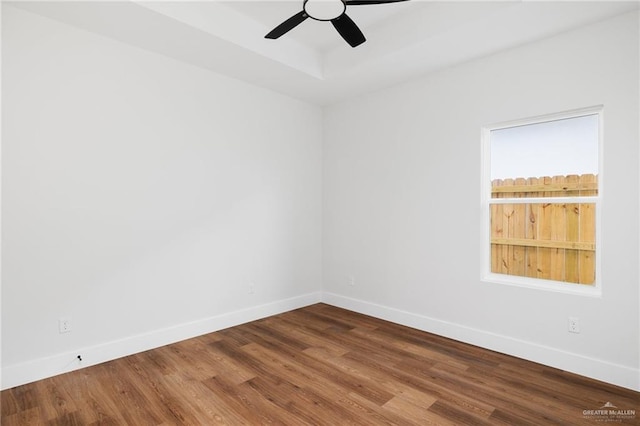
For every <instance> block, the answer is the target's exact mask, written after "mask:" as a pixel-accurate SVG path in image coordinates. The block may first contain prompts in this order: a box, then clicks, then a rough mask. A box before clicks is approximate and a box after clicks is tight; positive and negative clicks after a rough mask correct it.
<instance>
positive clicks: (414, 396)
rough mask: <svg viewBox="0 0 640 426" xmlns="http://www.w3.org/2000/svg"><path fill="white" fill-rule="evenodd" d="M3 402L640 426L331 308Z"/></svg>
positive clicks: (434, 339)
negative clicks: (604, 414)
mask: <svg viewBox="0 0 640 426" xmlns="http://www.w3.org/2000/svg"><path fill="white" fill-rule="evenodd" d="M1 397H2V425H3V426H10V425H91V424H104V425H136V426H137V425H182V424H188V425H217V424H228V425H261V424H274V425H306V424H309V425H347V424H357V425H484V424H491V425H535V426H540V425H552V424H557V425H580V424H585V425H595V424H598V423H599V422H603V421H605V420H606V421H608V422H611V421H613V420H620V422H621V423H623V424H640V394H639V393H637V392H633V391H630V390H626V389H623V388H619V387H616V386H612V385H608V384H605V383H601V382H597V381H594V380H591V379H587V378H584V377H580V376H576V375H573V374H569V373H565V372H562V371H560V370H557V369H553V368H550V367H545V366H542V365H539V364H535V363H531V362H528V361H523V360H521V359H517V358H513V357H509V356H506V355H502V354H498V353H495V352H491V351H488V350H485V349H480V348H478V347H474V346H470V345H466V344H463V343H459V342H455V341H453V340H449V339H445V338H442V337H438V336H435V335H432V334H428V333H424V332H421V331H417V330H414V329H411V328H407V327H402V326H399V325H395V324H392V323H389V322H386V321H382V320H378V319H374V318H371V317H367V316H364V315H360V314H357V313H353V312H349V311H346V310H343V309H339V308H335V307H332V306H328V305H324V304H317V305H313V306H309V307H306V308H302V309H298V310H295V311H291V312H287V313H284V314H281V315H277V316H273V317H270V318H266V319H262V320H259V321H254V322H251V323H248V324H244V325H240V326H237V327H233V328H229V329H226V330H222V331H219V332H216V333H211V334H207V335H205V336H201V337H197V338H194V339H190V340H186V341H183V342H180V343H176V344H173V345H169V346H165V347H161V348H158V349H154V350H151V351H147V352H143V353H140V354H136V355H132V356H128V357H125V358H121V359H117V360H114V361H111V362H107V363H104V364H100V365H96V366H93V367H88V368H85V369H82V370H77V371H74V372H71V373H67V374H63V375H60V376H57V377H53V378H50V379H46V380H42V381H39V382H35V383H32V384H27V385H24V386H18V387H15V388H13V389H8V390H6V391H3V392H2V394H1ZM607 402H610V403H612V404H614V405H615V406H616V407H618V408H617V409H620V410H636V411H638V415H637V416H635V418H633V417H631V416H627V417H628V418H623V419H615V418H613V417H609V416H607V417H606V418H604V417H601V418H598V417H597V416H595V415H591V414H588V415H584V413H583V411H584V410H597V409H599V408H601V407H603V406H604V405H605V404H606V403H607Z"/></svg>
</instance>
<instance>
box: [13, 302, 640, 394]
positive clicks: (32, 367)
mask: <svg viewBox="0 0 640 426" xmlns="http://www.w3.org/2000/svg"><path fill="white" fill-rule="evenodd" d="M318 302H324V303H327V304H329V305H333V306H337V307H340V308H344V309H349V310H351V311H354V312H359V313H362V314H365V315H369V316H372V317H375V318H380V319H384V320H387V321H391V322H394V323H396V324H401V325H405V326H408V327H412V328H415V329H418V330H423V331H426V332H429V333H434V334H437V335H440V336H444V337H448V338H451V339H454V340H458V341H461V342H465V343H469V344H472V345H476V346H480V347H483V348H486V349H490V350H493V351H496V352H501V353H504V354H507V355H512V356H516V357H518V358H523V359H527V360H529V361H533V362H537V363H540V364H544V365H548V366H550V367H555V368H559V369H561V370H565V371H569V372H572V373H576V374H580V375H582V376H586V377H590V378H593V379H596V380H601V381H603V382H607V383H611V384H614V385H618V386H622V387H625V388H628V389H632V390H635V391H640V369H636V368H631V367H626V366H623V365H619V364H614V363H611V362H607V361H602V360H598V359H594V358H589V357H586V356H583V355H579V354H575V353H571V352H566V351H562V350H559V349H555V348H551V347H547V346H543V345H539V344H536V343H532V342H527V341H524V340H519V339H514V338H511V337H508V336H503V335H499V334H495V333H490V332H487V331H484V330H479V329H475V328H471V327H466V326H462V325H459V324H454V323H450V322H447V321H442V320H438V319H434V318H430V317H427V316H424V315H419V314H415V313H411V312H407V311H402V310H399V309H394V308H390V307H387V306H382V305H378V304H375V303H371V302H366V301H362V300H358V299H351V298H348V297H344V296H340V295H337V294H333V293H322V292H315V293H310V294H306V295H302V296H298V297H293V298H290V299H285V300H279V301H276V302H272V303H267V304H264V305H258V306H253V307H250V308H246V309H242V310H238V311H233V312H228V313H224V314H220V315H217V316H214V317H210V318H205V319H203V320H198V321H193V322H190V323H185V324H179V325H177V326H174V327H169V328H165V329H161V330H156V331H153V332H149V333H145V334H141V335H136V336H131V337H127V338H124V339H121V340H116V341H112V342H107V343H103V344H100V345H95V346H90V347H84V348H78V349H76V350H75V351H73V352H65V353H61V354H57V355H54V356H51V357H46V358H40V359H36V360H31V361H27V362H24V363H20V364H14V365H8V366H5V367H3V368H2V386H1V389H3V390H4V389H9V388H12V387H14V386H19V385H23V384H26V383H30V382H33V381H36V380H41V379H45V378H48V377H52V376H55V375H58V374H62V373H66V372H69V371H73V370H77V369H80V368H85V367H89V366H92V365H96V364H100V363H103V362H106V361H111V360H114V359H117V358H121V357H124V356H127V355H132V354H135V353H139V352H143V351H146V350H149V349H153V348H157V347H160V346H164V345H168V344H171V343H175V342H178V341H181V340H185V339H189V338H192V337H196V336H201V335H203V334H207V333H212V332H214V331H217V330H222V329H225V328H228V327H233V326H236V325H239V324H244V323H247V322H250V321H255V320H257V319H260V318H264V317H267V316H271V315H276V314H279V313H282V312H287V311H290V310H293V309H298V308H302V307H304V306H308V305H312V304H314V303H318ZM78 354H81V355H82V362H80V361H78V360H77V358H76V357H77V355H78Z"/></svg>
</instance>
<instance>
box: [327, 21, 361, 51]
mask: <svg viewBox="0 0 640 426" xmlns="http://www.w3.org/2000/svg"><path fill="white" fill-rule="evenodd" d="M331 23H332V24H333V26H334V27H335V28H336V30H338V33H340V35H341V36H342V38H343V39H344V41H346V42H347V43H349V44H350V45H351V47H356V46H359V45H361V44H362V43H364V42H365V41H366V40H367V39H366V38H364V34H362V31H360V28H358V26H357V25H356V23H355V22H353V21H352V20H351V18H349V17H348V16H347V15H346V14H344V13H343V14H342V15H340V16H338V17H337V18H336V19H333V20H332V21H331Z"/></svg>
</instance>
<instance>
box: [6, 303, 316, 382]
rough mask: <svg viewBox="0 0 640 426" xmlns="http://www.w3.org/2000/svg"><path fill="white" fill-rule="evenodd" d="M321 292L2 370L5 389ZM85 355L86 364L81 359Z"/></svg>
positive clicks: (261, 314) (285, 307)
mask: <svg viewBox="0 0 640 426" xmlns="http://www.w3.org/2000/svg"><path fill="white" fill-rule="evenodd" d="M321 299H322V293H321V292H315V293H309V294H305V295H302V296H297V297H292V298H290V299H284V300H278V301H276V302H272V303H267V304H264V305H258V306H252V307H250V308H246V309H242V310H238V311H234V312H228V313H224V314H220V315H216V316H214V317H210V318H205V319H202V320H198V321H193V322H189V323H185V324H179V325H176V326H173V327H169V328H165V329H161V330H155V331H152V332H149V333H145V334H140V335H136V336H131V337H127V338H124V339H121V340H116V341H112V342H107V343H103V344H100V345H96V346H90V347H84V348H77V349H76V350H74V351H73V352H65V353H61V354H57V355H54V356H51V357H46V358H40V359H35V360H31V361H27V362H24V363H20V364H14V365H8V366H4V367H3V368H2V386H1V388H2V389H3V390H4V389H9V388H12V387H14V386H19V385H23V384H26V383H30V382H34V381H36V380H41V379H45V378H47V377H52V376H55V375H58V374H62V373H66V372H69V371H73V370H78V369H80V368H85V367H89V366H92V365H96V364H100V363H103V362H106V361H111V360H114V359H117V358H121V357H124V356H127V355H132V354H135V353H139V352H143V351H146V350H149V349H154V348H157V347H160V346H164V345H168V344H171V343H175V342H179V341H181V340H185V339H189V338H192V337H196V336H201V335H203V334H207V333H212V332H214V331H217V330H222V329H225V328H228V327H233V326H236V325H239V324H244V323H247V322H250V321H255V320H257V319H260V318H265V317H268V316H271V315H276V314H280V313H282V312H287V311H290V310H293V309H298V308H302V307H304V306H308V305H312V304H314V303H318V302H320V301H321ZM78 354H81V355H82V361H79V360H78V359H77V356H78Z"/></svg>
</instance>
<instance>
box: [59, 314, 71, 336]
mask: <svg viewBox="0 0 640 426" xmlns="http://www.w3.org/2000/svg"><path fill="white" fill-rule="evenodd" d="M58 331H59V332H60V334H62V333H68V332H70V331H71V317H60V318H59V319H58Z"/></svg>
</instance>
